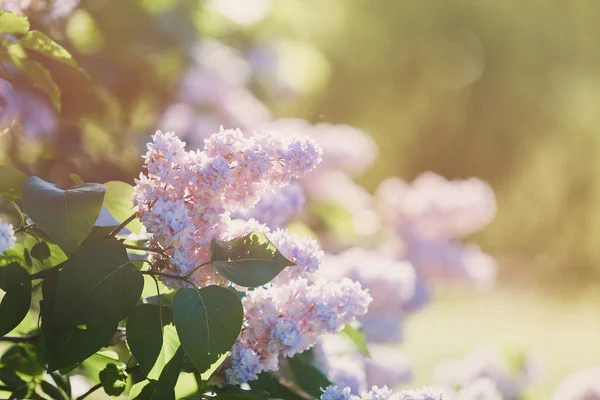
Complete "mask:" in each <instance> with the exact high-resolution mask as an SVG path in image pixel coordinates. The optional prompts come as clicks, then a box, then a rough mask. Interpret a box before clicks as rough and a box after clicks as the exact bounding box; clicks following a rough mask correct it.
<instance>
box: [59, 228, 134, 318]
mask: <svg viewBox="0 0 600 400" xmlns="http://www.w3.org/2000/svg"><path fill="white" fill-rule="evenodd" d="M143 287H144V277H143V275H142V274H141V272H140V271H138V270H137V269H136V268H135V267H134V266H133V264H131V262H130V261H129V257H128V256H127V251H126V249H125V247H124V246H123V244H122V243H121V242H119V241H118V240H116V239H102V240H97V241H93V242H92V243H90V244H88V245H86V246H83V247H81V248H80V249H79V251H77V252H76V253H75V254H73V255H72V256H71V258H69V259H68V260H67V261H66V262H65V266H64V267H63V269H62V271H61V272H60V274H59V277H58V283H57V286H56V299H55V302H54V314H53V317H52V322H53V324H55V325H66V326H77V325H112V324H114V323H116V322H118V321H120V320H121V319H123V318H125V317H127V315H128V314H129V312H130V311H131V310H132V309H133V307H134V306H135V304H136V303H137V301H138V300H139V298H140V296H141V294H142V290H143Z"/></svg>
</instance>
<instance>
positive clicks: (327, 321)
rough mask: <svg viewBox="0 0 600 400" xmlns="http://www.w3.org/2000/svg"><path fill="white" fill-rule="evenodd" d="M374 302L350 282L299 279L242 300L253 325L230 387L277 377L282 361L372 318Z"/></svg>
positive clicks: (235, 359) (236, 356) (239, 349)
mask: <svg viewBox="0 0 600 400" xmlns="http://www.w3.org/2000/svg"><path fill="white" fill-rule="evenodd" d="M370 300H371V299H370V296H369V295H368V293H367V292H366V291H364V290H363V289H362V288H361V286H360V284H359V283H357V282H353V281H351V280H349V279H344V280H342V281H340V282H337V283H331V282H327V281H316V282H314V283H312V282H310V281H309V280H307V279H295V280H293V281H291V282H289V283H288V284H287V285H282V286H272V287H268V288H258V289H255V290H253V291H251V292H247V293H246V296H245V297H244V299H243V300H242V303H243V305H244V310H245V317H246V319H247V325H246V326H245V328H244V329H243V330H242V333H241V334H240V337H239V338H238V341H237V342H236V343H235V345H234V346H233V350H232V362H231V366H230V367H229V368H228V369H227V370H226V374H227V378H228V381H229V383H234V384H240V383H244V382H247V381H251V380H254V379H256V378H257V376H258V374H259V373H261V372H262V371H275V370H277V369H278V366H279V362H278V360H279V357H292V356H293V355H295V354H297V353H301V352H303V351H306V350H308V349H309V348H311V347H312V346H314V344H315V343H316V342H317V339H318V337H319V336H321V335H323V334H324V333H335V332H338V331H340V330H341V329H342V328H343V327H344V325H345V324H347V323H349V322H352V321H353V320H354V319H355V317H356V316H358V315H362V314H364V313H366V311H367V306H368V304H369V302H370Z"/></svg>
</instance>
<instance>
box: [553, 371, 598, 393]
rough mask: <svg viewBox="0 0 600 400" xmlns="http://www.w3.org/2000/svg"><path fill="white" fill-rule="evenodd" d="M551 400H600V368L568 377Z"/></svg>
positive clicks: (578, 372)
mask: <svg viewBox="0 0 600 400" xmlns="http://www.w3.org/2000/svg"><path fill="white" fill-rule="evenodd" d="M551 400H600V367H590V368H586V369H583V370H581V371H577V372H575V373H574V374H572V375H570V376H568V377H567V378H566V379H565V380H564V381H562V382H561V383H560V384H559V385H558V387H557V388H556V390H555V391H554V394H553V395H552V398H551Z"/></svg>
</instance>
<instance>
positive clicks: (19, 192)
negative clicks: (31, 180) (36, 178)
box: [0, 165, 27, 200]
mask: <svg viewBox="0 0 600 400" xmlns="http://www.w3.org/2000/svg"><path fill="white" fill-rule="evenodd" d="M26 180H27V175H25V174H24V173H22V172H21V171H19V170H16V169H14V168H11V167H8V166H6V165H0V196H2V197H5V198H7V199H9V200H17V199H20V198H21V197H22V196H23V185H24V184H25V181H26Z"/></svg>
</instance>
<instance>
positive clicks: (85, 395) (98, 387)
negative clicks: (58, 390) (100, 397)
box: [75, 383, 102, 400]
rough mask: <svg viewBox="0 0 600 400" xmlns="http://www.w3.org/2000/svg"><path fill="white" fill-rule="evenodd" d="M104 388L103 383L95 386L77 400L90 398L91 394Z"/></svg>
mask: <svg viewBox="0 0 600 400" xmlns="http://www.w3.org/2000/svg"><path fill="white" fill-rule="evenodd" d="M101 387H102V384H101V383H98V384H97V385H94V386H92V387H91V388H90V390H88V391H87V392H85V393H84V394H82V395H81V396H79V397H78V398H77V399H75V400H83V399H85V398H86V397H88V396H89V395H90V394H92V393H94V392H95V391H96V390H98V389H100V388H101Z"/></svg>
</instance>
